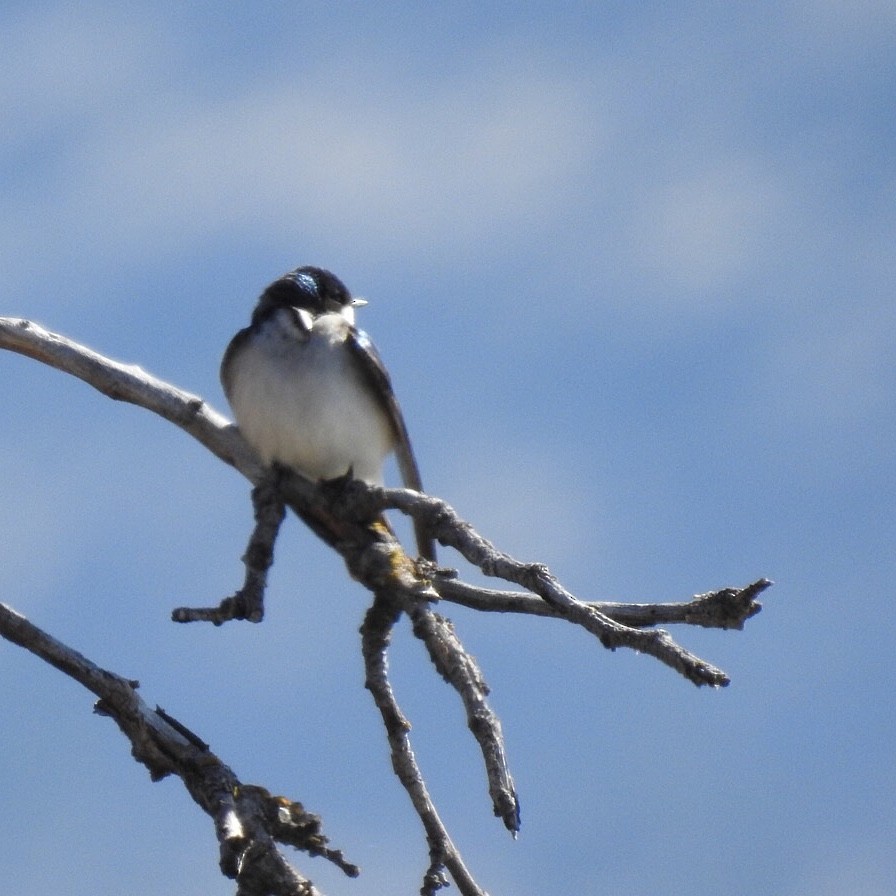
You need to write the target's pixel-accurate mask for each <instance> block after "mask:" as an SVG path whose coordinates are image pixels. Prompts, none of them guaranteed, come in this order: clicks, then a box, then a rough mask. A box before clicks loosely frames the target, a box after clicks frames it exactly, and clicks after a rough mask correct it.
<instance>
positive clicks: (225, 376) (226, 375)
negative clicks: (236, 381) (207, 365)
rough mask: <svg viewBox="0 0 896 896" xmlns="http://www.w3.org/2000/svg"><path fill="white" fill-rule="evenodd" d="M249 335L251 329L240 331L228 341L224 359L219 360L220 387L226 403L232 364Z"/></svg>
mask: <svg viewBox="0 0 896 896" xmlns="http://www.w3.org/2000/svg"><path fill="white" fill-rule="evenodd" d="M251 335H252V328H251V327H246V329H245V330H240V331H239V333H237V334H236V336H234V337H233V339H231V340H230V343H229V344H228V346H227V350H226V351H225V352H224V357H223V358H221V370H220V377H221V385H222V386H223V387H224V394H225V395H226V396H227V400H228V401H230V395H231V390H232V388H233V382H232V378H233V362H234V360H235V359H236V356H237V355H238V354H239V353H240V351H241V350H242V348H243V346H244V345H245V344H246V343H247V342H248V340H249V337H250V336H251Z"/></svg>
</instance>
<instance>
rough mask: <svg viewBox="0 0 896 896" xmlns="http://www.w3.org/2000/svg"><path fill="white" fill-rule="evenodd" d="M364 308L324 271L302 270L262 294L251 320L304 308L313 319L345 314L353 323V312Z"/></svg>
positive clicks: (290, 273)
mask: <svg viewBox="0 0 896 896" xmlns="http://www.w3.org/2000/svg"><path fill="white" fill-rule="evenodd" d="M363 304H365V302H364V300H363V299H353V298H352V294H351V293H350V292H349V291H348V289H346V286H345V284H344V283H343V282H342V281H341V280H340V279H339V278H338V277H337V276H336V275H335V274H331V273H330V272H329V271H325V270H324V269H323V268H315V267H302V268H296V269H295V270H294V271H290V272H289V273H288V274H284V275H283V276H282V277H280V279H279V280H275V281H274V282H273V283H272V284H271V285H270V286H269V287H268V288H267V289H266V290H265V291H264V292H263V293H262V294H261V298H260V299H259V300H258V305H257V306H256V308H255V313H254V314H253V316H252V320H253V322H254V321H256V320H257V319H258V318H263V317H266V316H267V315H269V314H270V313H271V311H272V310H274V309H276V308H301V309H303V310H305V311H308V312H310V314H311V315H312V316H314V317H317V316H318V315H320V314H329V313H337V314H342V315H343V316H344V317H345V318H346V319H347V320H348V321H349V323H354V309H355V308H357V307H359V306H360V305H363Z"/></svg>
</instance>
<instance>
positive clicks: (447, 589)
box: [432, 571, 773, 629]
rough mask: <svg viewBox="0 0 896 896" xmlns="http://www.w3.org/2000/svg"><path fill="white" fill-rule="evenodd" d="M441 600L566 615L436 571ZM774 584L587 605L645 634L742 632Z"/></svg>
mask: <svg viewBox="0 0 896 896" xmlns="http://www.w3.org/2000/svg"><path fill="white" fill-rule="evenodd" d="M432 584H433V587H434V588H435V589H436V591H438V593H439V596H440V597H442V598H443V599H445V600H450V601H452V602H453V603H457V604H462V605H463V606H465V607H470V608H471V609H473V610H482V611H486V612H490V613H527V614H530V615H532V616H551V617H554V618H558V619H562V618H563V615H562V614H561V613H559V612H557V610H555V609H554V608H553V607H552V606H551V605H550V604H548V603H546V602H545V601H543V600H542V599H541V598H539V597H535V596H534V595H532V594H529V593H528V592H525V591H498V590H496V589H493V588H481V587H478V586H476V585H470V584H468V583H466V582H462V581H460V580H459V579H456V578H454V576H453V575H450V574H448V573H446V572H443V571H437V572H436V573H435V574H434V575H433V579H432ZM772 584H773V583H772V582H771V581H769V580H768V579H759V580H758V581H756V582H752V583H751V584H749V585H746V586H745V587H743V588H721V589H719V590H718V591H707V592H706V593H705V594H696V595H694V597H693V598H691V600H689V601H687V602H683V603H653V604H626V603H610V602H608V601H594V602H590V603H588V604H586V606H589V607H591V608H593V609H594V610H597V611H598V612H600V613H603V614H604V615H605V616H608V617H609V618H610V619H613V620H614V621H616V622H620V623H622V624H623V625H628V626H631V627H633V628H646V627H649V626H652V625H673V624H676V623H682V624H686V625H699V626H702V627H703V628H724V629H743V627H744V623H745V622H746V620H747V619H750V618H751V617H753V616H755V615H756V614H757V613H758V612H759V611H760V610H761V609H762V604H761V603H759V601H757V600H756V598H757V597H758V596H759V595H760V594H761V593H762V592H763V591H765V589H766V588H769V587H770V586H771V585H772Z"/></svg>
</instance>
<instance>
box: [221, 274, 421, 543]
mask: <svg viewBox="0 0 896 896" xmlns="http://www.w3.org/2000/svg"><path fill="white" fill-rule="evenodd" d="M366 304H367V303H366V302H365V301H364V299H353V298H352V296H351V293H349V291H348V289H346V287H345V285H344V284H343V283H342V281H341V280H339V279H338V278H337V277H336V276H334V275H333V274H331V273H330V272H329V271H325V270H323V269H321V268H315V267H301V268H296V270H294V271H290V272H289V273H288V274H284V276H282V277H281V278H280V279H279V280H275V281H274V282H273V283H272V284H271V285H270V286H269V287H268V288H267V289H266V290H265V291H264V292H263V293H262V294H261V298H260V299H259V300H258V304H257V305H256V306H255V310H254V311H253V312H252V322H251V323H250V325H249V326H248V327H246V329H244V330H240V331H239V333H237V334H236V336H234V337H233V339H232V340H231V342H230V345H228V346H227V351H226V352H225V353H224V358H223V360H222V361H221V383H222V385H223V386H224V393H225V394H226V395H227V400H228V401H229V402H230V406H231V408H233V413H234V416H235V417H236V422H237V424H238V425H239V428H240V431H241V432H242V434H243V436H244V437H245V439H246V441H247V442H248V443H249V444H250V445H251V446H252V447H253V448H254V449H255V450H256V451H257V452H258V454H259V455H260V456H261V459H262V461H263V462H264V463H265V464H273V463H277V464H281V465H282V466H285V467H289V468H290V469H293V470H295V471H296V472H297V473H300V474H301V475H302V476H304V477H305V478H307V479H312V480H318V479H336V478H338V477H340V476H345V475H346V474H349V473H350V474H351V475H352V476H354V477H356V478H358V479H362V480H364V481H365V482H368V483H370V484H372V485H382V483H383V464H384V463H385V460H386V458H387V457H388V456H389V454H391V453H392V452H393V451H394V452H395V455H396V459H397V461H398V467H399V470H400V472H401V476H402V480H403V482H404V484H405V486H406V487H407V488H411V489H415V490H416V491H422V490H423V485H422V483H421V480H420V471H419V469H418V468H417V462H416V460H415V459H414V453H413V451H412V450H411V442H410V438H409V437H408V431H407V427H406V426H405V423H404V418H403V417H402V414H401V409H400V408H399V406H398V402H397V401H396V399H395V393H394V392H393V391H392V383H391V381H390V379H389V374H388V373H387V372H386V368H385V367H384V366H383V362H382V361H381V360H380V356H379V354H378V352H377V350H376V349H375V348H374V346H373V343H372V342H371V341H370V338H369V337H368V336H367V334H366V333H365V332H363V330H359V329H358V328H357V327H356V326H355V309H356V308H358V307H360V306H361V305H366ZM416 536H417V548H418V551H419V552H420V555H421V556H422V557H426V558H427V559H430V560H433V559H435V548H434V545H433V542H432V539H431V538H430V537H429V536H428V535H427V534H426V533H425V532H424V531H422V529H421V527H420V525H419V524H417V525H416Z"/></svg>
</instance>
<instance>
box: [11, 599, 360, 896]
mask: <svg viewBox="0 0 896 896" xmlns="http://www.w3.org/2000/svg"><path fill="white" fill-rule="evenodd" d="M0 635H2V636H3V637H4V638H6V639H7V640H8V641H11V642H12V643H14V644H18V645H19V646H20V647H24V648H25V649H26V650H29V651H30V652H31V653H33V654H34V655H35V656H38V657H40V658H41V659H43V660H45V661H46V662H48V663H51V664H52V665H53V666H55V667H56V668H57V669H59V670H61V671H62V672H64V673H65V674H66V675H68V676H69V677H71V678H73V679H74V680H75V681H77V682H79V683H80V684H82V685H83V686H84V687H85V688H87V689H88V690H89V691H91V692H92V693H94V694H95V695H96V696H97V697H98V698H99V700H98V701H97V703H96V706H95V711H96V712H97V713H99V714H100V715H105V716H109V717H111V718H112V719H113V720H114V721H115V723H116V724H117V725H118V727H119V728H120V729H121V731H122V732H123V733H124V735H125V737H127V738H128V740H129V741H130V742H131V752H132V754H133V756H134V758H135V759H136V760H137V761H138V762H141V763H142V764H143V765H145V766H146V767H147V769H149V774H150V777H151V778H152V779H153V780H154V781H158V780H160V779H162V778H164V777H166V776H168V775H172V774H173V775H177V776H178V777H179V778H181V780H182V781H183V782H184V786H185V787H186V788H187V790H188V791H189V793H190V796H192V797H193V799H194V801H195V802H196V803H197V804H198V805H199V806H200V807H201V808H202V809H203V810H204V811H205V812H206V813H208V815H209V816H211V818H212V819H213V820H214V822H215V831H216V832H217V835H218V843H219V846H220V865H221V871H222V872H223V873H224V874H225V875H226V876H227V877H230V878H233V879H234V880H236V881H237V882H238V884H239V890H238V892H239V893H242V894H244V896H320V891H318V890H317V889H316V888H315V887H314V886H313V884H312V883H311V882H310V881H309V880H307V879H306V878H304V877H303V876H302V875H301V874H299V873H298V872H297V871H296V870H295V869H294V868H292V867H291V866H290V865H289V863H288V862H287V861H286V859H285V858H284V857H283V855H282V854H281V853H280V851H279V850H278V849H277V847H276V845H275V843H276V842H280V843H285V844H288V845H291V846H294V847H295V848H296V849H301V850H303V851H305V852H307V853H308V854H309V855H312V856H315V855H319V856H324V857H325V858H327V859H329V860H330V861H331V862H333V863H335V864H336V865H338V866H339V867H340V868H341V869H342V870H343V871H344V872H345V873H346V874H348V875H349V876H351V877H356V876H357V875H358V873H359V869H358V868H357V867H356V866H355V865H352V864H351V863H349V862H346V861H345V860H344V859H343V858H342V854H341V853H340V852H339V851H338V850H333V849H331V848H329V847H328V846H327V838H326V837H325V836H324V835H323V834H322V833H321V832H320V818H318V816H316V815H312V814H311V813H309V812H306V811H305V810H304V808H303V807H302V805H301V803H297V802H294V801H292V800H289V799H287V798H286V797H278V796H273V795H271V794H270V793H268V792H267V791H266V790H265V789H264V788H261V787H256V786H254V785H248V784H243V783H242V782H241V781H240V780H239V778H237V776H236V775H235V774H234V773H233V772H232V771H231V770H230V768H228V767H227V766H226V765H224V763H223V762H221V760H220V759H219V758H218V757H217V756H215V754H214V753H212V752H210V751H209V749H208V746H207V745H206V744H204V743H203V742H202V741H201V740H200V739H199V738H198V737H196V735H194V734H193V733H192V732H190V731H189V730H188V729H187V728H186V727H185V726H184V725H182V724H181V723H180V722H178V721H177V720H176V719H173V718H172V717H171V716H170V715H168V713H166V712H165V711H164V710H161V709H158V708H157V709H155V710H152V709H150V708H149V707H148V706H147V705H146V703H144V702H143V700H142V699H141V698H140V697H139V696H138V694H137V690H136V689H137V687H138V685H137V682H134V681H128V680H127V679H125V678H122V677H121V676H120V675H116V674H114V673H113V672H109V671H108V670H106V669H102V668H100V667H99V666H97V665H96V664H95V663H93V662H91V661H90V660H88V659H87V658H86V657H85V656H83V655H82V654H80V653H78V652H77V651H76V650H73V649H72V648H71V647H68V646H67V645H65V644H63V643H62V642H61V641H58V640H56V639H55V638H53V637H51V636H50V635H48V634H47V633H46V632H44V631H43V630H41V629H40V628H38V627H37V626H36V625H34V624H33V623H31V622H29V621H28V620H27V619H26V618H25V617H24V616H22V615H21V614H19V613H17V612H15V610H12V609H11V608H9V607H7V606H6V605H5V604H0Z"/></svg>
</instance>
